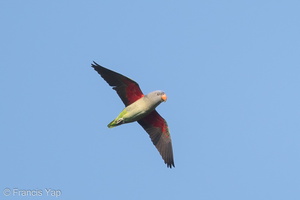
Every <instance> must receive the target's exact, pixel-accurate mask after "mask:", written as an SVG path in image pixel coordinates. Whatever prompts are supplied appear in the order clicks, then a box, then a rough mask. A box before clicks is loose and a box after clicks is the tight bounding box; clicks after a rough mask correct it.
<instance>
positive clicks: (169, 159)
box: [138, 110, 175, 168]
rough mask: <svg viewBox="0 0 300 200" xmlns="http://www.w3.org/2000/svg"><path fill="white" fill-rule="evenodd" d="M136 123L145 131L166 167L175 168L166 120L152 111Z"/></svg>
mask: <svg viewBox="0 0 300 200" xmlns="http://www.w3.org/2000/svg"><path fill="white" fill-rule="evenodd" d="M138 123H139V124H140V125H141V126H142V127H143V128H144V129H145V130H146V131H147V133H148V134H149V136H150V138H151V140H152V142H153V144H154V145H155V147H156V148H157V150H158V151H159V153H160V155H161V156H162V158H163V160H164V161H165V163H166V164H167V166H168V167H170V168H172V167H175V165H174V158H173V149H172V142H171V136H170V132H169V128H168V124H167V122H166V120H164V118H162V117H161V116H160V115H159V114H158V112H157V111H156V110H154V111H152V112H151V113H150V114H149V115H147V116H146V117H144V118H143V119H141V120H139V121H138Z"/></svg>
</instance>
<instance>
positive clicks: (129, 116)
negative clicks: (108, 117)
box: [107, 91, 166, 128]
mask: <svg viewBox="0 0 300 200" xmlns="http://www.w3.org/2000/svg"><path fill="white" fill-rule="evenodd" d="M157 94H158V95H157ZM155 95H156V96H159V95H164V96H163V98H165V100H163V99H161V98H159V97H158V98H156V101H152V99H150V98H149V96H155ZM162 101H166V96H165V94H164V92H162V91H154V92H151V93H149V94H147V95H145V96H143V97H141V98H140V99H138V100H136V101H135V102H133V103H132V104H130V105H128V106H127V107H125V108H124V109H123V110H122V112H121V113H120V114H119V115H118V116H117V117H116V118H115V119H114V120H113V121H112V122H111V123H109V124H108V125H107V126H108V127H109V128H112V127H115V126H118V125H121V124H125V123H130V122H135V121H138V120H140V119H142V118H144V117H145V116H147V115H148V114H149V113H150V112H152V111H153V110H154V109H155V108H156V107H157V106H158V105H159V104H160V103H161V102H162Z"/></svg>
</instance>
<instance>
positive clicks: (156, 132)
mask: <svg viewBox="0 0 300 200" xmlns="http://www.w3.org/2000/svg"><path fill="white" fill-rule="evenodd" d="M91 66H92V67H93V68H94V70H95V71H96V72H98V74H99V75H100V76H101V77H102V78H103V79H104V80H105V81H106V82H107V83H108V84H109V85H110V86H112V89H114V90H115V91H116V92H117V94H118V95H119V97H120V98H121V100H122V101H123V103H124V105H125V108H124V109H123V110H122V111H121V112H120V114H119V115H118V116H117V117H116V118H115V119H114V120H113V121H111V122H110V123H109V124H108V125H107V126H108V128H113V127H116V126H119V125H122V124H126V123H132V122H138V123H139V124H140V125H141V126H142V127H143V129H144V130H145V131H146V132H147V133H148V134H149V137H150V139H151V141H152V143H153V144H154V146H155V147H156V148H157V150H158V151H159V153H160V155H161V157H162V159H163V160H164V163H165V164H166V165H167V167H168V168H172V167H175V164H174V158H173V148H172V140H171V135H170V131H169V128H168V124H167V122H166V120H165V119H164V118H163V117H162V116H161V115H160V114H159V113H158V112H157V111H156V109H155V108H156V107H157V106H158V105H159V104H160V103H162V102H165V101H166V100H167V95H166V94H165V92H163V91H161V90H156V91H153V92H150V93H149V94H146V95H144V94H143V92H142V90H141V89H140V86H139V84H138V83H136V82H135V81H134V80H132V79H130V78H128V77H126V76H124V75H122V74H119V73H117V72H114V71H112V70H110V69H107V68H105V67H103V66H101V65H99V64H97V63H96V62H95V61H93V63H92V65H91Z"/></svg>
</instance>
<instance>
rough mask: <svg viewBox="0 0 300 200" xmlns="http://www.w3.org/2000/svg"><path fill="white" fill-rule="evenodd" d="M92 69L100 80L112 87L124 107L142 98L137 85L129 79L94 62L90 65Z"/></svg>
mask: <svg viewBox="0 0 300 200" xmlns="http://www.w3.org/2000/svg"><path fill="white" fill-rule="evenodd" d="M92 67H93V68H94V69H95V70H96V71H97V72H98V74H100V75H101V76H102V78H103V79H104V80H105V81H106V82H107V83H108V84H109V85H110V86H112V87H113V89H114V90H116V92H117V93H118V95H119V97H120V98H121V99H122V101H123V103H124V104H125V106H128V105H130V104H132V103H133V102H135V101H136V100H138V99H139V98H141V97H143V96H144V95H143V92H142V91H141V89H140V87H139V85H138V84H137V83H136V82H135V81H133V80H131V79H130V78H128V77H126V76H123V75H122V74H119V73H117V72H114V71H112V70H109V69H106V68H105V67H102V66H101V65H99V64H97V63H96V62H94V63H92Z"/></svg>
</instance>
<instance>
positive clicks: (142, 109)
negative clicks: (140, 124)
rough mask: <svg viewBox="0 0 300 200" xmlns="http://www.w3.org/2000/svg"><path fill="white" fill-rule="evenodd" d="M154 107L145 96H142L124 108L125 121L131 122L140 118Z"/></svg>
mask: <svg viewBox="0 0 300 200" xmlns="http://www.w3.org/2000/svg"><path fill="white" fill-rule="evenodd" d="M155 107H156V106H155V105H152V104H151V102H150V101H149V100H148V99H147V98H144V97H142V98H140V99H139V100H137V101H135V102H134V103H132V104H130V105H129V106H127V107H126V108H125V109H126V111H127V113H126V116H125V118H126V119H127V120H126V121H128V122H133V121H137V120H140V119H142V118H143V117H145V116H146V115H148V114H149V113H150V112H151V111H153V110H154V109H155Z"/></svg>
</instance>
